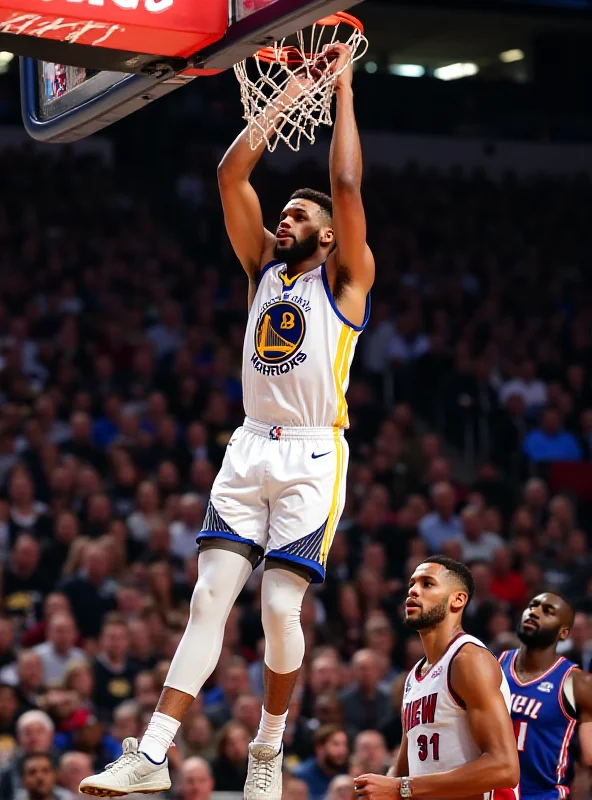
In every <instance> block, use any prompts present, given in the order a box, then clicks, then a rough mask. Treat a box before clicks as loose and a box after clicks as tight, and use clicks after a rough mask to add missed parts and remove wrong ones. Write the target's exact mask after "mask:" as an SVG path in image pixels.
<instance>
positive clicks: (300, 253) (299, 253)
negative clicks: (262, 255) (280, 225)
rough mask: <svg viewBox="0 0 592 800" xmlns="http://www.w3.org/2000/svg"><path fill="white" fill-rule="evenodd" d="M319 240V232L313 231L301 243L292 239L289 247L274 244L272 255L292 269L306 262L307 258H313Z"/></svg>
mask: <svg viewBox="0 0 592 800" xmlns="http://www.w3.org/2000/svg"><path fill="white" fill-rule="evenodd" d="M320 238H321V232H320V231H315V232H314V233H311V234H310V236H307V237H306V239H303V240H302V241H301V242H298V241H296V239H294V241H293V242H292V244H291V245H290V246H289V247H280V246H279V244H277V242H276V245H275V250H274V251H273V254H274V256H275V257H276V258H277V260H278V261H285V263H286V266H288V267H293V266H295V265H296V264H301V263H302V262H303V261H306V259H307V258H310V257H311V256H314V254H315V253H316V252H317V249H318V247H319V239H320Z"/></svg>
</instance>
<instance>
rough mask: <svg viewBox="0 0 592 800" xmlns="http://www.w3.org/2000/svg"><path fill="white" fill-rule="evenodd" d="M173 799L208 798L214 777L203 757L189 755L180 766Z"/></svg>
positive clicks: (205, 799) (204, 799) (199, 799)
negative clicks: (177, 785) (177, 786)
mask: <svg viewBox="0 0 592 800" xmlns="http://www.w3.org/2000/svg"><path fill="white" fill-rule="evenodd" d="M180 784H181V786H180V788H179V791H178V793H176V794H175V795H174V799H175V800H210V798H211V795H212V791H213V790H214V779H213V777H212V770H211V769H210V765H209V764H208V762H207V761H205V760H204V759H203V758H199V757H198V756H191V757H190V758H188V759H186V760H185V761H184V762H183V765H182V766H181V780H180Z"/></svg>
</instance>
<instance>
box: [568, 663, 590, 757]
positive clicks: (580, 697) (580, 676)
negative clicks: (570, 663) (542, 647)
mask: <svg viewBox="0 0 592 800" xmlns="http://www.w3.org/2000/svg"><path fill="white" fill-rule="evenodd" d="M572 674H573V688H574V700H575V703H576V709H577V714H578V723H579V728H578V738H579V742H580V761H581V762H582V764H583V765H584V766H585V767H591V766H592V675H590V674H588V673H586V672H582V671H581V670H574V671H573V673H572Z"/></svg>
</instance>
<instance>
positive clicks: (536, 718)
mask: <svg viewBox="0 0 592 800" xmlns="http://www.w3.org/2000/svg"><path fill="white" fill-rule="evenodd" d="M517 654H518V650H511V651H509V652H506V653H502V655H501V656H500V659H499V660H500V663H501V665H502V669H503V671H504V675H505V676H506V679H507V681H508V685H509V686H510V692H511V695H512V704H511V714H512V720H513V722H514V732H515V734H516V743H517V745H518V754H519V756H520V795H521V797H527V798H529V800H564V798H566V797H567V796H568V794H569V786H568V784H569V781H570V779H571V771H572V766H573V764H572V759H571V758H570V744H571V740H572V736H573V732H574V728H575V726H576V720H575V718H574V717H573V716H572V714H573V713H574V710H573V709H572V708H570V707H568V704H567V703H566V699H565V696H564V686H565V681H566V679H567V676H568V675H569V674H570V672H572V670H574V669H577V665H576V664H574V663H573V662H571V661H568V660H567V659H566V658H561V657H559V658H558V659H557V661H556V662H555V664H553V666H552V667H551V668H550V669H548V670H547V672H545V673H544V674H543V675H541V676H539V677H538V678H535V679H534V680H532V681H527V682H526V683H522V681H520V680H519V679H518V677H517V676H516V671H515V669H514V664H515V662H516V656H517Z"/></svg>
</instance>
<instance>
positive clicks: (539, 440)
mask: <svg viewBox="0 0 592 800" xmlns="http://www.w3.org/2000/svg"><path fill="white" fill-rule="evenodd" d="M522 448H523V451H524V454H525V456H526V457H527V458H528V460H529V461H533V462H534V463H535V464H538V463H540V462H543V461H581V459H582V451H581V449H580V445H579V443H578V440H577V439H576V437H575V436H574V435H573V433H570V432H569V431H567V430H565V429H564V428H563V427H562V419H561V415H560V413H559V411H557V410H556V409H554V408H547V409H545V411H544V412H543V415H542V419H541V426H540V428H536V429H535V430H533V431H531V432H530V433H529V434H528V435H527V437H526V438H525V440H524V443H523V446H522Z"/></svg>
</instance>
